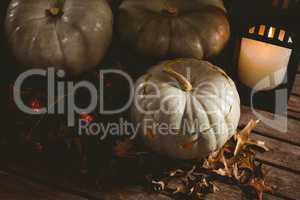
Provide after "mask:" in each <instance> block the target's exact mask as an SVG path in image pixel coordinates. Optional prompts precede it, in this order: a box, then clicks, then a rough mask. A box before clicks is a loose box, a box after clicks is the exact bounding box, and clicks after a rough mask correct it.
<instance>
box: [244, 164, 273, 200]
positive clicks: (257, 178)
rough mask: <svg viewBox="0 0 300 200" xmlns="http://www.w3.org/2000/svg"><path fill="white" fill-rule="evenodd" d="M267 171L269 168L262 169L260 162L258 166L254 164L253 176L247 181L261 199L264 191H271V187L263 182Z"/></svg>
mask: <svg viewBox="0 0 300 200" xmlns="http://www.w3.org/2000/svg"><path fill="white" fill-rule="evenodd" d="M269 172H270V171H269V170H264V169H263V168H262V164H261V163H260V164H259V165H258V166H255V169H254V174H253V177H252V178H251V180H250V181H249V186H250V187H252V188H253V189H254V190H255V191H256V194H257V197H258V199H259V200H262V199H263V193H264V192H272V191H273V187H271V186H269V185H267V184H266V182H265V177H266V176H267V175H268V174H269Z"/></svg>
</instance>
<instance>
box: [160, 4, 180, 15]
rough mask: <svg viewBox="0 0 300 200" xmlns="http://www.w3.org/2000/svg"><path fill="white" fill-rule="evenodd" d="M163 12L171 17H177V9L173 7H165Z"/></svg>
mask: <svg viewBox="0 0 300 200" xmlns="http://www.w3.org/2000/svg"><path fill="white" fill-rule="evenodd" d="M163 11H164V12H166V13H168V14H169V15H172V16H176V15H178V8H176V7H173V6H166V8H164V10H163Z"/></svg>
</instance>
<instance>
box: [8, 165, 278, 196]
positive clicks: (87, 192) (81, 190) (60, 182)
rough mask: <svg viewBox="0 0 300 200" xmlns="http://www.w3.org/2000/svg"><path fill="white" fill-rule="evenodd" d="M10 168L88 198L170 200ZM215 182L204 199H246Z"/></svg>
mask: <svg viewBox="0 0 300 200" xmlns="http://www.w3.org/2000/svg"><path fill="white" fill-rule="evenodd" d="M9 168H10V170H14V171H17V172H18V173H20V174H24V175H25V176H26V177H28V178H29V177H30V179H33V180H37V181H39V182H44V183H47V184H51V185H55V186H56V187H58V188H63V189H64V190H70V191H73V193H75V194H77V193H78V194H82V196H87V197H89V199H99V200H172V199H170V198H169V197H166V196H164V195H158V194H151V195H149V193H148V192H147V190H145V189H144V188H142V187H135V186H128V188H124V189H121V188H116V189H114V190H113V191H107V192H101V191H99V190H97V189H94V188H92V187H86V186H85V185H84V184H78V183H77V181H73V180H71V179H70V178H67V177H62V176H55V175H49V174H47V173H44V172H41V170H40V169H38V168H34V167H30V168H28V167H24V166H22V167H20V166H16V165H10V166H9ZM216 184H217V186H218V188H219V189H220V191H218V192H216V193H213V194H209V195H208V196H207V198H206V199H208V200H210V199H211V200H223V199H226V200H236V199H247V198H246V196H247V195H245V193H243V192H242V191H241V189H240V188H239V187H238V186H236V185H232V184H229V183H223V182H220V181H216ZM282 196H284V194H277V196H274V195H272V194H265V195H264V199H275V200H281V199H282V198H280V197H282ZM283 199H284V198H283Z"/></svg>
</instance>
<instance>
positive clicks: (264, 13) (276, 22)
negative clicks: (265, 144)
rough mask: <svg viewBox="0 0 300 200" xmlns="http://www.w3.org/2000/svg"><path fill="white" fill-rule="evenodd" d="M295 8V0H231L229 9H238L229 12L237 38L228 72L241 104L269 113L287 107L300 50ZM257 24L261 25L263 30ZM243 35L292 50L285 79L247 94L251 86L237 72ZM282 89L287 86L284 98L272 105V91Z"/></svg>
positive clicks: (273, 102) (296, 4) (283, 109)
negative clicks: (265, 88) (237, 91)
mask: <svg viewBox="0 0 300 200" xmlns="http://www.w3.org/2000/svg"><path fill="white" fill-rule="evenodd" d="M237 1H239V0H237ZM296 8H299V1H298V0H265V1H261V0H252V1H251V2H248V3H247V2H244V1H243V3H237V4H235V3H233V7H232V9H233V12H234V10H235V9H239V10H238V11H239V12H238V13H234V14H233V15H232V24H233V26H234V30H233V35H235V38H237V39H236V40H235V41H236V42H235V45H234V48H235V51H234V62H233V69H232V70H231V74H232V76H233V78H234V80H235V81H236V83H237V86H238V90H239V93H240V96H241V100H242V104H244V105H248V106H253V107H254V108H258V109H262V110H266V111H270V112H273V113H282V112H285V111H286V110H287V106H288V105H287V102H288V99H289V96H290V94H291V91H292V88H293V85H294V81H295V77H296V73H297V68H298V64H299V53H300V48H299V45H300V43H299V30H297V20H295V19H296V18H297V15H296V14H295V12H293V10H292V9H295V10H297V9H296ZM253 10H254V11H255V12H254V13H253ZM242 16H243V17H242ZM240 19H242V20H240ZM261 27H264V28H263V29H264V30H263V31H262V30H261V29H262V28H261ZM271 30H272V34H271V36H270V31H271ZM283 32H284V33H283ZM282 35H284V37H282ZM243 38H248V39H252V40H255V41H260V42H265V43H268V44H272V45H276V46H279V47H284V48H288V49H291V50H292V54H291V56H290V59H289V64H288V68H287V73H286V76H285V77H286V80H285V81H284V82H283V83H282V84H280V85H279V86H277V87H276V88H275V89H272V90H267V91H257V92H256V93H255V95H254V96H253V97H252V96H251V94H252V88H249V87H248V86H246V85H244V84H243V83H242V82H241V81H240V80H239V76H238V67H239V65H238V64H239V63H238V61H239V55H240V50H241V44H242V39H243ZM282 89H287V93H288V96H287V99H285V102H281V103H280V104H279V105H278V104H277V105H276V94H277V92H278V91H279V90H282Z"/></svg>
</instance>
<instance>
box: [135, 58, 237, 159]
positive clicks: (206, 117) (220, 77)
mask: <svg viewBox="0 0 300 200" xmlns="http://www.w3.org/2000/svg"><path fill="white" fill-rule="evenodd" d="M131 111H132V113H131V114H132V119H133V121H134V122H135V124H136V125H137V126H138V127H139V133H140V136H141V138H142V140H143V141H144V142H145V144H146V145H147V146H148V147H150V148H151V149H152V150H154V151H156V152H158V153H160V154H162V155H165V156H169V157H172V158H176V159H186V160H189V159H198V158H204V157H206V156H207V155H209V154H210V153H211V152H214V151H216V150H218V149H220V148H221V147H222V146H223V145H224V144H225V143H226V142H227V141H228V140H229V139H230V138H231V137H232V136H233V135H234V134H235V131H236V129H237V126H238V122H239V119H240V98H239V95H238V92H237V90H236V87H235V84H234V82H233V81H232V80H231V79H230V78H229V77H228V76H227V75H226V73H225V72H224V71H222V70H221V69H219V68H218V67H216V66H214V65H212V64H210V63H209V62H205V61H200V60H196V59H177V60H172V61H166V62H162V63H160V64H158V65H156V66H154V67H153V68H151V69H150V70H149V71H148V73H147V74H146V75H144V76H142V77H141V78H139V79H138V81H137V83H136V93H135V103H134V105H133V107H132V110H131Z"/></svg>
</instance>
